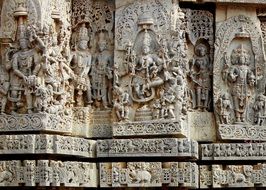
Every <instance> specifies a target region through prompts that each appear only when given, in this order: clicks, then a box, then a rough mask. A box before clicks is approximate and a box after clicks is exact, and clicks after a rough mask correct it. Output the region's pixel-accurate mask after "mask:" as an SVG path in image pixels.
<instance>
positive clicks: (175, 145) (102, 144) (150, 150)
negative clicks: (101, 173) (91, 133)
mask: <svg viewBox="0 0 266 190" xmlns="http://www.w3.org/2000/svg"><path fill="white" fill-rule="evenodd" d="M139 156H142V157H144V156H145V157H146V156H148V157H180V158H181V157H188V158H192V159H197V158H198V143H197V142H196V141H193V140H189V139H184V138H180V139H176V138H160V139H113V140H98V141H97V157H139Z"/></svg>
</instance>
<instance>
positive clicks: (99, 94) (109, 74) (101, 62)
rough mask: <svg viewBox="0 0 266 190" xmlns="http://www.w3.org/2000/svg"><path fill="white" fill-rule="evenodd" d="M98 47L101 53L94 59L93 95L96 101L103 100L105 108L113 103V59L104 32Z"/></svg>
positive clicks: (92, 73)
mask: <svg viewBox="0 0 266 190" xmlns="http://www.w3.org/2000/svg"><path fill="white" fill-rule="evenodd" d="M98 48H99V53H98V54H97V55H96V57H95V59H94V61H93V64H92V65H93V66H92V71H91V76H92V97H93V98H94V99H95V100H96V101H98V102H102V105H103V107H104V108H108V104H111V102H110V101H111V90H112V78H113V71H112V70H113V68H112V67H113V59H112V55H111V54H110V51H108V47H107V41H106V40H105V39H104V33H100V35H99V42H98Z"/></svg>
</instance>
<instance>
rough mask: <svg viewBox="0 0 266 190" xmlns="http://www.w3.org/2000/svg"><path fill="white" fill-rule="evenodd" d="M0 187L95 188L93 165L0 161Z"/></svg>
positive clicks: (94, 169)
mask: <svg viewBox="0 0 266 190" xmlns="http://www.w3.org/2000/svg"><path fill="white" fill-rule="evenodd" d="M0 167H1V171H0V177H1V181H0V186H21V185H22V186H36V185H37V184H38V186H60V185H64V186H66V187H97V168H96V164H95V163H86V162H70V161H66V162H62V161H53V160H38V161H35V160H24V161H18V160H13V161H0Z"/></svg>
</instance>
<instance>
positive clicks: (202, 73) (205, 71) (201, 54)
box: [190, 43, 211, 111]
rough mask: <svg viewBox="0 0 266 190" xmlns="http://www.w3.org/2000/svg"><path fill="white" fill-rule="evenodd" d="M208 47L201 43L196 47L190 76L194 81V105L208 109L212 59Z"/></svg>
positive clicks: (197, 107)
mask: <svg viewBox="0 0 266 190" xmlns="http://www.w3.org/2000/svg"><path fill="white" fill-rule="evenodd" d="M207 53H208V52H207V47H206V45H205V44H203V43H200V44H198V45H196V47H195V56H194V58H193V60H192V65H191V73H190V77H191V79H192V81H193V83H194V87H195V93H194V96H195V98H194V102H195V103H194V104H195V105H194V107H195V108H196V109H198V110H205V111H206V110H208V108H209V103H210V97H209V96H210V90H211V78H210V72H211V68H210V60H209V57H208V54H207Z"/></svg>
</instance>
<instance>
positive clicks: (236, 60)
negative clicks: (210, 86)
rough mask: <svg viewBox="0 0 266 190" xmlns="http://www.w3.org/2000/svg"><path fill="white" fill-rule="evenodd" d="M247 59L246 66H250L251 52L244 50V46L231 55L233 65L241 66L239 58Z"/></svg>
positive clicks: (240, 46)
mask: <svg viewBox="0 0 266 190" xmlns="http://www.w3.org/2000/svg"><path fill="white" fill-rule="evenodd" d="M241 56H244V57H245V64H249V61H250V55H249V51H248V50H247V49H245V48H244V46H243V44H241V45H239V46H238V48H236V49H234V50H233V51H232V54H231V60H232V63H233V64H239V58H240V57H241Z"/></svg>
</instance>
